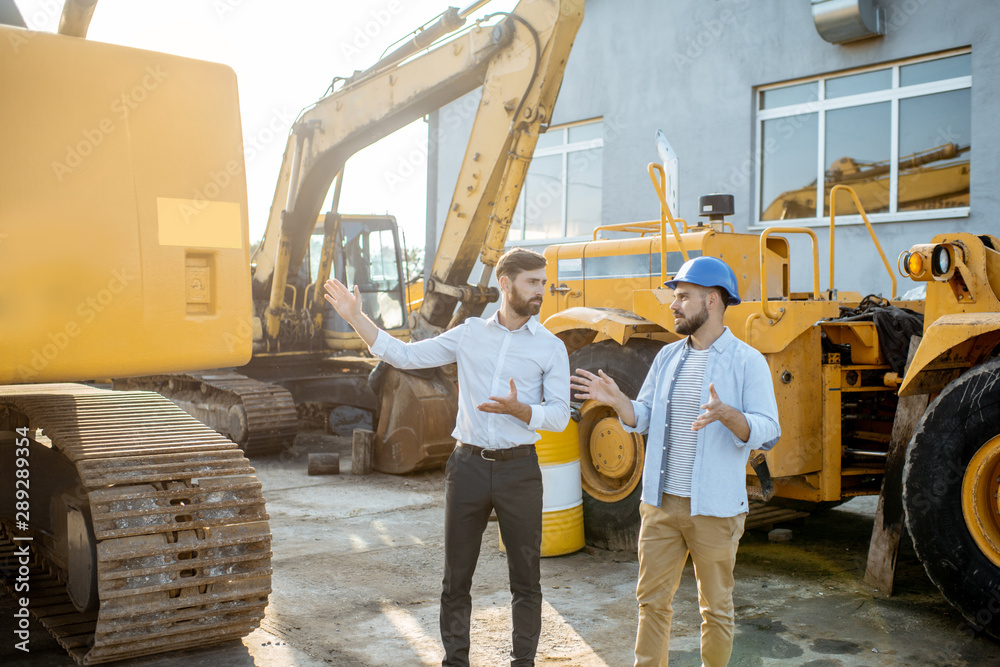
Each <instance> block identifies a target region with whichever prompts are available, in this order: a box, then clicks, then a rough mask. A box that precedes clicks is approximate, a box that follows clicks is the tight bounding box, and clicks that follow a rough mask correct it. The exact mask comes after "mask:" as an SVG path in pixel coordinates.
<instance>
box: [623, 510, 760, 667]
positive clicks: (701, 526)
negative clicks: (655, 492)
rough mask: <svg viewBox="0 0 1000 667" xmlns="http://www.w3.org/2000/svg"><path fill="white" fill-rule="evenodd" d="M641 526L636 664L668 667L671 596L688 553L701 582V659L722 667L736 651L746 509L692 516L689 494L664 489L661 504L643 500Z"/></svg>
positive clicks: (710, 665)
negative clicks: (737, 577)
mask: <svg viewBox="0 0 1000 667" xmlns="http://www.w3.org/2000/svg"><path fill="white" fill-rule="evenodd" d="M639 511H640V514H641V515H642V527H641V528H640V529H639V581H638V584H637V585H636V592H635V594H636V599H637V600H638V602H639V629H638V632H637V633H636V639H635V667H666V665H667V664H668V661H669V658H668V655H667V653H668V650H669V646H670V622H671V619H672V618H673V613H674V612H673V606H672V604H671V603H672V601H673V598H674V593H676V592H677V587H678V586H679V585H680V581H681V572H682V571H683V569H684V564H685V563H686V562H687V557H688V554H689V553H690V554H691V561H692V562H693V563H694V574H695V578H696V579H697V581H698V606H699V609H700V611H701V619H702V620H701V660H702V664H703V665H704V667H724V666H725V665H726V664H728V663H729V656H730V655H732V652H733V634H734V630H735V614H734V610H733V586H734V584H735V581H734V579H733V567H734V566H735V565H736V549H737V547H739V543H740V537H742V535H743V524H744V522H745V521H746V514H738V515H737V516H733V517H714V516H691V499H690V498H682V497H679V496H671V495H668V494H663V502H662V506H661V507H656V506H655V505H649V504H646V503H641V504H640V505H639Z"/></svg>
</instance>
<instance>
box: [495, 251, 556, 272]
mask: <svg viewBox="0 0 1000 667" xmlns="http://www.w3.org/2000/svg"><path fill="white" fill-rule="evenodd" d="M544 268H545V255H543V254H541V253H538V252H535V251H534V250H527V249H526V248H511V249H510V250H508V251H507V252H505V253H504V254H503V255H501V256H500V261H498V262H497V280H499V279H500V278H502V277H503V276H507V277H508V278H510V279H511V280H513V279H514V278H517V276H518V274H519V273H521V272H522V271H534V270H535V269H544Z"/></svg>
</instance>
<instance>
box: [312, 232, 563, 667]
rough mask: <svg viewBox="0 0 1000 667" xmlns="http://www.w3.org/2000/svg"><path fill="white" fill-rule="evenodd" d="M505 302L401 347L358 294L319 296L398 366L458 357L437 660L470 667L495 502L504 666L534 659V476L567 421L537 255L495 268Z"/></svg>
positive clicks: (332, 290)
mask: <svg viewBox="0 0 1000 667" xmlns="http://www.w3.org/2000/svg"><path fill="white" fill-rule="evenodd" d="M496 273H497V279H498V281H499V283H500V291H501V294H502V300H501V302H500V309H499V310H498V311H497V312H496V314H494V315H493V317H491V318H489V319H486V320H484V319H481V318H470V319H468V320H466V321H465V322H464V323H462V324H460V325H458V326H456V327H454V328H453V329H449V330H448V331H445V332H444V333H442V334H441V335H439V336H436V337H434V338H430V339H427V340H423V341H419V342H415V343H403V342H401V341H399V340H397V339H395V338H393V337H392V336H390V335H389V334H387V333H386V332H384V331H382V330H381V329H379V328H378V327H377V326H376V325H375V324H374V323H373V322H372V321H371V319H370V318H368V317H367V316H366V315H365V314H364V313H363V312H362V310H361V294H360V292H359V290H358V288H357V286H355V287H354V293H353V294H352V293H351V292H350V291H348V289H347V288H346V287H344V285H342V284H341V283H340V282H338V281H337V280H330V281H327V283H326V285H325V287H326V291H327V294H326V299H327V301H329V302H330V303H331V304H333V307H334V308H335V309H336V310H337V312H338V313H339V314H340V316H341V317H343V318H344V320H346V321H347V322H348V323H349V324H350V325H351V326H352V327H354V330H355V331H357V332H358V335H360V336H361V338H362V339H364V341H365V343H367V344H368V347H369V349H370V350H371V352H372V354H374V355H375V356H377V357H379V358H381V359H383V360H384V361H385V362H387V363H388V364H390V365H392V366H395V367H396V368H401V369H410V368H432V367H436V366H443V365H445V364H450V363H455V362H457V364H458V386H459V396H458V417H457V419H456V423H455V430H454V431H453V432H452V435H454V436H455V439H456V440H457V441H458V443H457V446H456V447H455V451H454V452H453V453H452V455H451V457H450V458H449V459H448V465H447V467H446V472H445V538H444V550H445V564H444V581H443V583H442V588H443V590H442V593H441V641H442V643H443V644H444V649H445V656H444V660H443V661H442V663H441V664H442V665H444V666H445V667H451V666H455V667H458V666H461V667H468V665H469V629H470V622H471V616H472V596H471V595H470V592H469V591H470V589H471V586H472V576H473V574H474V573H475V570H476V562H477V561H478V560H479V549H480V546H481V544H482V536H483V532H484V531H485V529H486V525H487V522H488V521H489V517H490V513H491V512H492V511H493V510H494V509H495V510H496V513H497V520H498V521H499V524H500V535H501V537H502V538H503V541H504V545H505V547H506V549H507V565H508V570H509V573H510V590H511V616H512V617H513V625H514V628H513V634H512V643H513V646H512V650H511V665H512V667H528V666H531V665H534V664H535V652H536V649H537V647H538V638H539V635H540V634H541V626H542V589H541V584H540V581H539V579H540V573H539V557H540V553H541V539H542V473H541V470H540V469H539V467H538V456H537V455H536V453H535V445H534V443H535V442H537V441H538V439H539V435H538V430H539V429H542V430H546V431H562V430H563V429H564V428H566V424H567V423H568V422H569V357H568V355H567V353H566V348H565V346H564V345H563V343H562V341H560V340H559V339H558V338H556V336H555V335H553V334H552V333H550V332H549V331H548V330H546V329H545V328H544V327H543V326H542V325H541V324H540V323H539V322H538V320H537V319H536V318H535V317H534V316H535V315H537V314H538V311H539V309H540V308H541V304H542V295H543V294H544V288H545V257H543V256H542V255H540V254H538V253H536V252H533V251H530V250H524V249H521V248H514V249H512V250H510V251H508V252H506V253H505V254H504V255H503V256H502V257H501V258H500V261H499V262H498V263H497V267H496Z"/></svg>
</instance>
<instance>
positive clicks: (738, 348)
mask: <svg viewBox="0 0 1000 667" xmlns="http://www.w3.org/2000/svg"><path fill="white" fill-rule="evenodd" d="M666 285H667V287H670V288H671V289H673V290H674V301H673V303H672V304H671V306H670V309H671V311H672V312H673V315H674V329H675V330H676V331H677V333H679V334H683V335H685V336H686V337H685V338H682V339H681V340H679V341H676V342H674V343H671V344H669V345H665V346H664V347H663V349H661V350H660V351H659V353H657V355H656V357H655V358H654V359H653V363H652V365H651V366H650V369H649V373H648V374H647V375H646V380H645V382H643V385H642V389H640V390H639V395H638V396H637V397H636V400H634V401H631V400H629V398H628V397H627V396H626V395H625V394H624V393H622V391H621V390H620V389H619V388H618V386H617V385H616V384H615V382H614V380H612V379H611V378H610V377H608V376H607V375H606V374H605V373H604V372H603V371H599V373H598V374H597V375H594V374H593V373H590V372H588V371H585V370H578V371H577V373H579V375H574V376H573V378H572V382H573V388H574V389H576V390H577V397H578V398H584V399H587V398H589V399H594V400H596V401H600V402H601V403H605V404H607V405H611V406H612V407H614V408H615V410H616V411H617V412H618V417H619V419H621V422H622V424H623V425H624V426H625V428H626V430H628V431H633V432H639V433H648V436H647V440H646V458H645V463H644V464H643V471H642V502H641V503H640V505H639V511H640V514H641V516H642V527H641V528H640V530H639V581H638V583H637V585H636V599H637V600H638V603H639V628H638V631H637V633H636V641H635V665H636V667H654V666H665V665H667V661H668V650H669V646H670V623H671V620H672V618H673V608H672V607H671V601H672V599H673V597H674V593H675V592H676V591H677V587H678V584H679V583H680V578H681V572H682V570H683V568H684V563H685V562H686V561H687V557H688V554H689V553H690V554H691V560H692V561H693V562H694V574H695V578H696V579H697V580H698V605H699V608H700V611H701V618H702V623H701V659H702V664H703V665H704V666H705V667H724V666H725V665H726V664H727V663H728V662H729V658H730V656H731V654H732V651H733V634H734V628H735V615H734V608H733V587H734V585H735V581H734V579H733V567H734V566H735V564H736V550H737V547H738V546H739V541H740V537H741V536H742V535H743V524H744V521H745V519H746V513H747V509H748V501H747V493H746V465H747V459H748V457H749V455H750V451H751V450H753V449H762V450H767V449H770V448H771V447H773V446H774V445H775V443H776V442H777V440H778V437H779V436H780V435H781V429H780V427H779V426H778V406H777V402H776V401H775V397H774V384H773V378H772V373H771V370H770V368H769V367H768V364H767V360H766V359H765V358H764V356H763V355H762V354H761V353H760V352H758V351H757V350H755V349H754V348H752V347H750V346H749V345H747V344H746V343H744V342H743V341H741V340H738V339H737V338H736V337H735V336H734V335H733V333H732V332H731V331H730V330H729V328H728V327H726V326H725V325H724V324H723V317H724V316H725V312H726V306H735V305H737V304H738V303H740V296H739V288H738V285H737V282H736V275H735V274H734V273H733V270H732V269H731V268H729V266H728V265H726V264H725V263H724V262H723V261H722V260H720V259H718V258H716V257H707V256H702V257H696V258H694V259H691V260H688V261H687V262H685V263H684V265H683V266H682V267H681V269H680V271H678V272H677V275H676V276H675V278H674V280H670V281H667V283H666Z"/></svg>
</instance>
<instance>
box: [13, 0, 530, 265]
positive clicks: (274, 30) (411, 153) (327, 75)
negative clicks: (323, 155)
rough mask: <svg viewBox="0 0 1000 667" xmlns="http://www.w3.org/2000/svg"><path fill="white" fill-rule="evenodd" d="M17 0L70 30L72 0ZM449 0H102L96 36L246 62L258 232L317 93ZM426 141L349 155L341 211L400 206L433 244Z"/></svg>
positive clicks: (420, 134)
mask: <svg viewBox="0 0 1000 667" xmlns="http://www.w3.org/2000/svg"><path fill="white" fill-rule="evenodd" d="M15 2H16V4H17V6H18V9H20V11H21V14H22V16H24V20H25V22H26V23H27V25H28V27H29V28H31V29H33V30H45V31H49V32H55V31H56V30H57V29H58V26H59V16H60V14H61V13H62V5H63V2H62V0H15ZM469 2H470V0H462V2H461V3H460V6H461V7H464V6H466V5H468V4H469ZM452 4H456V5H458V4H459V3H455V2H454V0H453V2H452ZM514 4H516V3H515V2H514V1H513V0H493V1H492V2H491V3H489V4H488V5H487V6H486V7H485V8H484V9H483V10H481V11H480V12H479V13H478V14H477V16H478V15H482V14H484V13H487V12H491V11H509V10H510V9H511V8H512V7H513V6H514ZM448 5H449V2H448V0H284V1H283V2H274V1H273V0H271V1H266V0H100V1H99V2H98V4H97V9H96V10H95V12H94V18H93V21H92V22H91V24H90V31H89V33H88V39H93V40H98V41H102V42H110V43H114V44H123V45H127V46H134V47H138V48H143V49H148V50H152V51H163V52H166V53H174V54H177V55H182V56H187V57H190V58H199V59H202V60H211V61H215V62H220V63H225V64H227V65H229V66H230V67H232V68H233V69H234V70H235V71H236V75H237V78H238V81H239V87H240V106H241V111H242V116H243V139H244V146H245V147H246V148H247V149H248V150H247V153H248V155H252V159H249V160H248V161H247V165H246V166H247V189H248V196H249V206H250V238H251V240H253V241H257V240H258V239H259V238H260V237H261V236H262V235H263V233H264V227H265V225H266V224H267V216H268V210H269V208H270V206H271V199H272V197H273V195H274V187H275V183H276V180H277V177H278V170H279V168H280V166H281V157H282V153H283V152H284V147H285V141H286V139H287V136H288V131H289V128H290V126H291V124H292V122H293V121H294V119H295V117H296V116H297V115H298V113H299V111H300V110H301V109H302V108H303V107H305V106H307V105H309V104H311V103H313V102H315V101H316V100H317V99H318V98H319V97H320V96H321V95H322V94H323V92H324V91H325V90H326V89H327V86H329V84H330V81H331V79H332V78H333V77H334V76H347V75H349V74H351V73H352V72H353V71H354V70H356V69H365V68H366V67H368V66H369V65H371V64H373V63H374V62H375V61H377V60H378V59H379V57H380V56H381V55H382V53H383V51H384V50H385V48H386V47H387V46H389V45H390V44H392V43H394V42H396V41H397V40H398V39H400V38H402V37H405V36H406V35H408V34H409V33H410V32H412V31H413V30H414V29H415V28H417V27H418V26H420V25H421V24H423V23H424V22H426V21H428V20H430V19H431V18H433V17H435V16H436V15H438V14H440V13H441V12H442V11H444V10H445V9H446V8H447V6H448ZM426 145H427V128H426V124H425V123H424V122H423V121H417V122H415V123H413V124H411V125H410V126H408V127H406V128H403V129H402V130H400V131H398V132H396V133H395V134H394V135H392V136H390V137H387V138H386V139H384V140H383V141H381V142H379V143H378V144H376V145H374V146H373V147H371V148H369V149H366V150H364V151H362V152H360V153H358V154H357V155H355V156H354V157H353V158H352V159H351V160H350V161H349V162H348V163H347V167H346V175H345V178H344V188H343V192H342V194H341V203H340V211H341V212H343V213H387V212H388V213H391V214H392V215H395V216H396V218H397V220H398V221H399V224H400V227H401V228H402V229H403V231H404V234H405V237H406V245H407V247H414V246H421V247H422V246H423V244H424V223H425V216H426V211H425V203H426V164H425V161H424V159H423V156H425V155H426ZM250 147H253V148H254V149H255V150H252V151H251V150H249V148H250ZM400 160H405V161H406V162H407V164H412V163H413V162H418V164H417V167H418V168H417V169H416V170H414V172H413V173H412V174H411V175H408V176H406V177H405V178H403V179H402V182H400V180H399V179H398V178H396V176H398V175H399V174H400V173H401V164H400ZM402 173H404V174H408V173H409V170H408V169H404V170H402ZM387 176H388V178H387Z"/></svg>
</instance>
